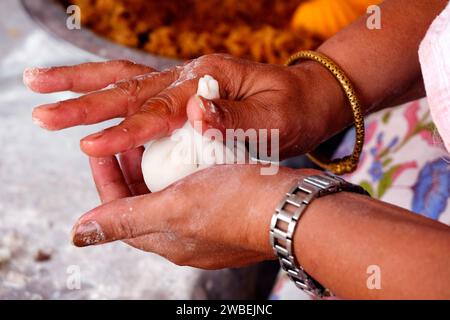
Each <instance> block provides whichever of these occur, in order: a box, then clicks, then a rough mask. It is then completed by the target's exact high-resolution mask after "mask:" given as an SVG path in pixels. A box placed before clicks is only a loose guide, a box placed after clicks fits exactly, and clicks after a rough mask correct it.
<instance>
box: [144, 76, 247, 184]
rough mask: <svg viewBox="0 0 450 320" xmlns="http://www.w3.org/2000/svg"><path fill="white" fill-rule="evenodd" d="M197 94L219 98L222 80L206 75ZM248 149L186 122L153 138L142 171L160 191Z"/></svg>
mask: <svg viewBox="0 0 450 320" xmlns="http://www.w3.org/2000/svg"><path fill="white" fill-rule="evenodd" d="M197 95H198V96H201V97H203V98H205V99H208V100H214V99H219V98H220V91H219V83H218V82H217V81H216V80H215V79H214V78H213V77H211V76H209V75H205V76H204V77H202V78H200V79H199V82H198V88H197ZM245 153H246V151H245V146H244V145H243V144H242V143H238V144H237V145H236V146H235V147H234V148H233V150H231V149H230V148H227V147H226V146H225V145H224V144H223V142H222V141H216V140H211V139H210V138H208V137H205V136H203V135H202V134H200V133H199V132H197V131H196V130H194V128H193V127H192V126H191V124H190V123H189V122H186V123H185V124H184V126H183V127H182V128H181V129H177V130H175V131H174V132H173V133H172V135H171V136H169V137H164V138H161V139H157V140H153V141H151V142H150V144H149V145H148V146H147V148H146V150H145V152H144V155H143V157H142V173H143V175H144V181H145V184H146V185H147V187H148V188H149V189H150V191H152V192H157V191H160V190H162V189H164V188H166V187H167V186H169V185H170V184H172V183H174V182H175V181H177V180H180V179H182V178H184V177H186V176H188V175H190V174H193V173H195V172H197V171H200V170H203V169H205V168H208V167H210V166H213V165H215V164H224V163H234V162H235V158H236V157H239V158H241V157H245V156H246V155H245Z"/></svg>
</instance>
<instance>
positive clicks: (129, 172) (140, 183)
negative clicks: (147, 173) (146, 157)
mask: <svg viewBox="0 0 450 320" xmlns="http://www.w3.org/2000/svg"><path fill="white" fill-rule="evenodd" d="M143 153H144V147H139V148H135V149H132V150H129V151H127V152H125V153H121V154H120V158H119V159H120V166H121V167H122V172H123V175H124V177H125V181H126V183H127V185H128V189H129V190H130V191H131V194H132V195H133V196H139V195H143V194H147V193H150V190H148V188H147V186H146V184H145V182H144V176H143V174H142V168H141V162H142V155H143Z"/></svg>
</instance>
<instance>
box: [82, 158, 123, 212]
mask: <svg viewBox="0 0 450 320" xmlns="http://www.w3.org/2000/svg"><path fill="white" fill-rule="evenodd" d="M89 164H90V166H91V170H92V176H93V177H94V182H95V186H96V188H97V192H98V194H99V196H100V200H101V201H102V203H106V202H110V201H113V200H116V199H121V198H125V197H129V196H131V192H130V190H129V189H128V185H127V183H126V181H125V178H124V176H123V174H122V170H121V169H120V166H119V163H118V161H117V159H116V157H115V156H109V157H104V158H89Z"/></svg>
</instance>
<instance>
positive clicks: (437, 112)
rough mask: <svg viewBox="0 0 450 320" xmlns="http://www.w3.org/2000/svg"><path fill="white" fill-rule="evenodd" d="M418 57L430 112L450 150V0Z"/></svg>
mask: <svg viewBox="0 0 450 320" xmlns="http://www.w3.org/2000/svg"><path fill="white" fill-rule="evenodd" d="M419 57H420V63H421V66H422V73H423V78H424V80H425V88H426V91H427V98H428V103H429V105H430V111H431V116H432V117H433V121H434V123H435V125H436V127H437V129H438V131H439V134H440V136H441V138H442V140H443V142H444V145H445V147H446V148H447V151H449V152H450V3H449V4H448V5H447V8H446V9H444V11H443V12H442V13H441V14H440V15H439V16H438V17H437V18H436V19H435V20H434V22H433V23H432V25H431V27H430V29H429V30H428V32H427V34H426V36H425V38H424V40H423V41H422V43H421V45H420V49H419Z"/></svg>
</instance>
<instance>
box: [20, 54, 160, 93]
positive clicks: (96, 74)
mask: <svg viewBox="0 0 450 320" xmlns="http://www.w3.org/2000/svg"><path fill="white" fill-rule="evenodd" d="M153 71H155V70H154V69H153V68H150V67H147V66H143V65H139V64H135V63H133V62H131V61H126V60H113V61H107V62H88V63H83V64H79V65H75V66H62V67H53V68H31V69H26V70H25V71H24V73H23V81H24V83H25V85H26V86H28V87H29V88H30V89H31V90H33V91H35V92H39V93H51V92H58V91H73V92H89V91H95V90H99V89H102V88H105V87H107V86H108V85H110V84H112V83H116V82H118V81H120V80H123V79H127V78H131V77H135V76H138V75H141V74H145V73H150V72H153Z"/></svg>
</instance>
